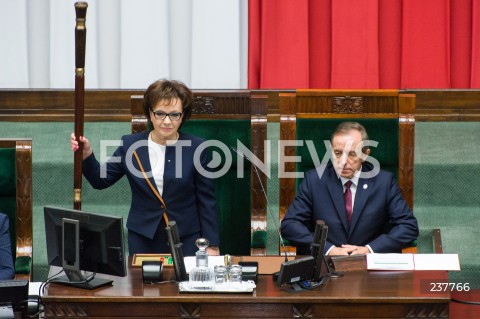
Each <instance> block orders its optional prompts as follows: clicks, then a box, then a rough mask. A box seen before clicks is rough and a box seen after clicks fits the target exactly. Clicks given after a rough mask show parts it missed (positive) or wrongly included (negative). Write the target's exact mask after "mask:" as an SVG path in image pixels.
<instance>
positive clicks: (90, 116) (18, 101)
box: [0, 89, 480, 122]
mask: <svg viewBox="0 0 480 319" xmlns="http://www.w3.org/2000/svg"><path fill="white" fill-rule="evenodd" d="M217 91H218V90H217ZM223 91H224V92H225V93H226V94H228V92H232V91H242V90H223ZM299 91H308V90H299ZM324 91H328V90H324ZM364 91H368V90H342V92H345V95H346V96H355V94H360V93H361V92H364ZM389 91H395V90H389ZM194 92H197V91H195V90H194ZM198 92H200V91H198ZM204 92H205V91H204ZM289 92H290V93H291V92H295V90H252V91H251V93H252V94H260V95H266V96H267V97H268V98H267V110H268V111H267V114H268V115H267V116H268V121H273V122H279V121H280V111H279V105H280V104H279V94H280V93H289ZM399 92H400V93H413V94H415V95H416V96H417V101H416V111H415V117H416V120H417V121H480V90H468V89H465V90H458V89H450V90H448V89H446V90H415V89H408V90H399ZM143 93H144V90H123V89H120V90H86V91H85V120H86V121H130V96H131V95H135V94H143ZM307 95H308V94H307ZM366 101H367V100H366ZM364 104H366V105H368V103H367V102H365V103H364ZM73 108H74V91H73V90H69V89H63V90H62V89H13V90H12V89H1V90H0V121H29V122H34V121H73ZM367 109H368V107H367ZM379 111H380V110H378V109H377V110H372V112H379Z"/></svg>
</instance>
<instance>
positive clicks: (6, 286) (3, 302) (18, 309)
mask: <svg viewBox="0 0 480 319" xmlns="http://www.w3.org/2000/svg"><path fill="white" fill-rule="evenodd" d="M27 308H28V280H0V318H9V317H7V315H10V313H11V314H14V313H21V314H22V315H21V317H22V318H23V317H24V316H25V315H26V314H27ZM3 314H5V316H3ZM15 318H16V317H15Z"/></svg>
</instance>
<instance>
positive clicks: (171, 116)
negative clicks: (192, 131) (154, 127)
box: [150, 109, 183, 121]
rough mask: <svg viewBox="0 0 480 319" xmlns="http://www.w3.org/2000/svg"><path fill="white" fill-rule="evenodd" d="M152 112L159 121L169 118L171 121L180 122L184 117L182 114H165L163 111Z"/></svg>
mask: <svg viewBox="0 0 480 319" xmlns="http://www.w3.org/2000/svg"><path fill="white" fill-rule="evenodd" d="M150 111H152V113H153V116H154V117H155V118H156V119H157V120H164V119H165V118H166V117H167V116H168V118H169V119H170V120H171V121H178V120H180V118H181V117H182V115H183V113H182V112H171V113H165V112H163V111H154V110H152V109H150Z"/></svg>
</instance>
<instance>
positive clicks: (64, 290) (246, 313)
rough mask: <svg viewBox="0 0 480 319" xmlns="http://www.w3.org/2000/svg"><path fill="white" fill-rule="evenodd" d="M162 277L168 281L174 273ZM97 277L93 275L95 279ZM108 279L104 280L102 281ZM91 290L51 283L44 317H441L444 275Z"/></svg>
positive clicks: (134, 278)
mask: <svg viewBox="0 0 480 319" xmlns="http://www.w3.org/2000/svg"><path fill="white" fill-rule="evenodd" d="M164 275H165V277H167V278H170V279H173V278H174V276H173V271H170V270H169V271H166V272H165V274H164ZM97 276H100V275H97ZM103 277H108V276H103ZM111 278H113V279H114V283H113V286H110V287H105V288H100V289H97V290H94V291H88V290H81V289H77V288H70V287H66V286H61V285H56V284H51V285H49V286H48V287H47V289H46V292H45V295H44V297H43V302H44V305H45V318H66V317H68V318H104V319H105V318H172V317H176V318H179V317H180V318H212V317H217V318H325V317H328V318H448V316H449V310H448V309H449V308H448V305H449V302H450V293H449V292H441V293H431V292H429V289H430V287H429V284H430V283H431V282H439V281H443V282H445V281H446V279H447V274H446V272H440V271H436V272H431V271H416V272H407V271H405V272H380V271H375V272H369V271H366V270H359V271H351V272H346V273H345V275H344V276H343V277H340V278H336V279H329V280H328V281H327V282H326V284H325V285H324V286H323V287H320V288H317V289H316V290H311V291H304V292H301V293H291V292H287V291H285V290H283V289H280V288H279V287H277V285H276V284H275V282H274V281H273V279H272V277H271V276H268V275H262V276H259V279H258V283H257V288H256V290H255V291H254V292H253V293H250V294H207V293H206V294H185V293H182V294H180V293H179V292H178V287H177V284H175V283H165V284H144V283H143V282H142V273H141V269H139V268H132V267H129V268H128V276H127V277H111Z"/></svg>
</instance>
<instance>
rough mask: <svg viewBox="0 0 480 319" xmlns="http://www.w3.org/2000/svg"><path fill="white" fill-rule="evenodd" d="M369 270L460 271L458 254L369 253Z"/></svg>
mask: <svg viewBox="0 0 480 319" xmlns="http://www.w3.org/2000/svg"><path fill="white" fill-rule="evenodd" d="M367 269H368V270H450V271H460V260H459V258H458V254H367Z"/></svg>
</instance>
